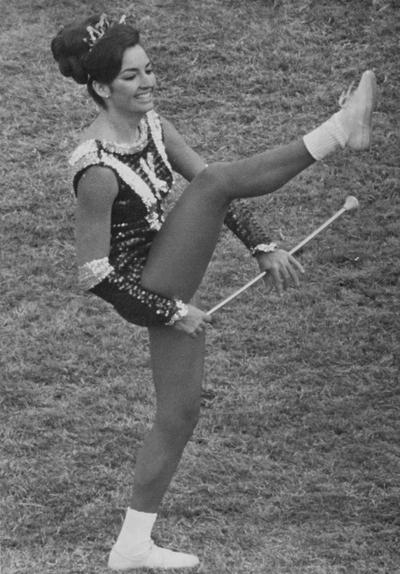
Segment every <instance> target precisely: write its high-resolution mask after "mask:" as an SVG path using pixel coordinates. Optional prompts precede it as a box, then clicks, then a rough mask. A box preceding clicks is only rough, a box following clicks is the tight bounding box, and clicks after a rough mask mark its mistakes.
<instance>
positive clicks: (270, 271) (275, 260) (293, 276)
mask: <svg viewBox="0 0 400 574" xmlns="http://www.w3.org/2000/svg"><path fill="white" fill-rule="evenodd" d="M256 259H257V261H258V264H259V266H260V270H261V271H265V272H266V275H265V278H264V281H265V284H266V286H267V287H268V289H269V290H271V289H272V287H275V289H276V290H277V292H278V295H279V296H282V294H283V291H284V289H287V288H288V287H289V286H290V284H291V283H292V284H294V285H295V286H296V287H298V286H299V284H300V282H299V273H301V274H303V273H304V269H303V266H302V265H301V264H300V263H299V262H298V261H297V260H296V259H295V258H294V257H293V255H290V253H288V252H287V251H284V250H283V249H276V251H272V252H271V253H260V254H259V255H257V256H256Z"/></svg>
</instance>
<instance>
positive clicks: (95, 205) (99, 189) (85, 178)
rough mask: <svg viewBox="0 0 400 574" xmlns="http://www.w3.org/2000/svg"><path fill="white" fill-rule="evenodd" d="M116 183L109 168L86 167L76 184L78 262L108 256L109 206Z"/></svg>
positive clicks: (81, 263)
mask: <svg viewBox="0 0 400 574" xmlns="http://www.w3.org/2000/svg"><path fill="white" fill-rule="evenodd" d="M117 194H118V183H117V180H116V177H115V174H114V173H113V172H112V170H111V169H109V168H107V167H102V166H92V167H89V168H88V169H87V170H86V171H85V172H84V174H83V175H82V176H81V178H80V180H79V183H78V188H77V206H76V211H75V236H76V250H77V259H78V265H79V266H81V265H83V264H84V263H87V262H89V261H94V260H97V259H102V258H103V257H108V254H109V251H110V236H111V231H110V230H111V210H112V205H113V203H114V200H115V198H116V196H117Z"/></svg>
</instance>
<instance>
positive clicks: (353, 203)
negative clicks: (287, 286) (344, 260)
mask: <svg viewBox="0 0 400 574" xmlns="http://www.w3.org/2000/svg"><path fill="white" fill-rule="evenodd" d="M358 205H359V204H358V199H357V198H356V197H354V196H352V195H349V196H348V197H347V198H346V201H345V203H344V205H343V207H341V208H340V209H339V210H338V211H337V212H336V213H334V214H333V215H332V217H330V218H329V219H327V221H325V223H323V224H322V225H320V227H318V229H316V230H315V231H313V232H312V233H310V235H307V237H305V238H304V239H303V241H300V243H299V244H298V245H296V247H293V249H291V250H290V251H289V253H290V254H291V255H293V254H294V253H296V252H297V251H299V250H300V249H301V248H302V247H304V245H306V244H307V243H308V242H309V241H311V239H313V238H314V237H315V236H316V235H318V234H319V233H321V231H323V230H324V229H326V228H327V227H328V226H329V225H330V224H331V223H333V222H334V221H335V219H337V218H338V217H340V216H341V215H343V213H345V212H346V211H351V210H352V209H356V208H357V207H358ZM265 275H266V272H265V271H263V272H262V273H260V274H259V275H257V276H256V277H254V279H251V280H250V281H249V282H248V283H246V285H243V287H241V288H240V289H238V290H237V291H235V292H234V293H232V295H229V297H227V298H226V299H224V300H223V301H221V302H220V303H218V305H215V307H213V308H212V309H210V310H209V311H208V314H209V315H212V314H213V313H215V311H218V310H219V309H221V308H222V307H224V306H225V305H226V304H227V303H229V302H230V301H232V299H235V298H236V297H237V296H238V295H240V294H241V293H243V292H244V291H246V290H247V289H248V288H249V287H251V286H252V285H254V283H257V281H259V280H260V279H262V278H263V277H264V276H265Z"/></svg>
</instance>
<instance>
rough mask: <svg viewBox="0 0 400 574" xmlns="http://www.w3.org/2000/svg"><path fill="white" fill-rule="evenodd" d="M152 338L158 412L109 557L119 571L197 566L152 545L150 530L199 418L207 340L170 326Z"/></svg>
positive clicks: (156, 330) (183, 556) (153, 329)
mask: <svg viewBox="0 0 400 574" xmlns="http://www.w3.org/2000/svg"><path fill="white" fill-rule="evenodd" d="M149 335H150V353H151V363H152V371H153V379H154V385H155V392H156V414H155V420H154V424H153V427H152V428H151V430H150V432H149V433H148V435H147V437H146V438H145V441H144V444H143V446H142V448H141V449H140V451H139V453H138V457H137V461H136V468H135V479H134V487H133V493H132V498H131V501H130V508H129V509H128V512H127V515H126V517H125V521H124V524H123V526H122V530H121V532H120V534H119V536H118V540H117V542H116V544H115V545H114V547H113V550H112V551H111V554H110V559H109V566H110V567H111V568H113V569H115V570H124V569H128V568H139V567H153V568H182V567H191V566H195V565H197V564H198V559H197V557H195V556H193V555H190V554H184V553H180V552H173V551H171V550H167V549H164V548H158V547H156V546H153V545H152V543H151V530H152V527H153V524H154V521H155V519H156V516H157V515H156V513H157V510H158V507H159V504H160V502H161V499H162V497H163V495H164V493H165V491H166V489H167V488H168V486H169V484H170V482H171V479H172V476H173V475H174V473H175V471H176V468H177V465H178V463H179V460H180V458H181V456H182V452H183V449H184V448H185V445H186V444H187V441H188V440H189V439H190V437H191V435H192V432H193V429H194V427H195V426H196V423H197V420H198V416H199V410H200V398H201V385H202V379H203V367H204V347H205V341H204V339H205V337H204V334H202V335H199V336H198V337H196V338H192V337H189V336H187V335H186V334H184V333H182V332H179V331H177V330H175V329H173V328H171V327H151V328H150V329H149Z"/></svg>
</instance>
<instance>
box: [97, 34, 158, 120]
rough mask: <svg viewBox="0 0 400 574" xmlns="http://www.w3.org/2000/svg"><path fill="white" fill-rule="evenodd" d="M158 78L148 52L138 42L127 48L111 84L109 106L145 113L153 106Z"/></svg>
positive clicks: (122, 110) (120, 109) (121, 110)
mask: <svg viewBox="0 0 400 574" xmlns="http://www.w3.org/2000/svg"><path fill="white" fill-rule="evenodd" d="M155 85H156V78H155V76H154V73H153V68H152V65H151V62H150V60H149V58H148V57H147V54H146V52H145V51H144V50H143V48H142V47H141V46H140V45H139V44H137V45H136V46H132V47H131V48H127V49H126V50H125V53H124V55H123V58H122V66H121V71H120V72H119V74H118V76H117V77H116V78H115V80H114V81H113V82H112V84H111V85H110V86H109V98H108V100H107V103H108V106H109V105H111V106H113V107H114V109H115V110H116V111H119V112H121V113H130V114H131V113H139V114H143V113H146V112H148V111H149V110H151V109H152V108H153V105H154V104H153V93H154V88H155Z"/></svg>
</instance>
